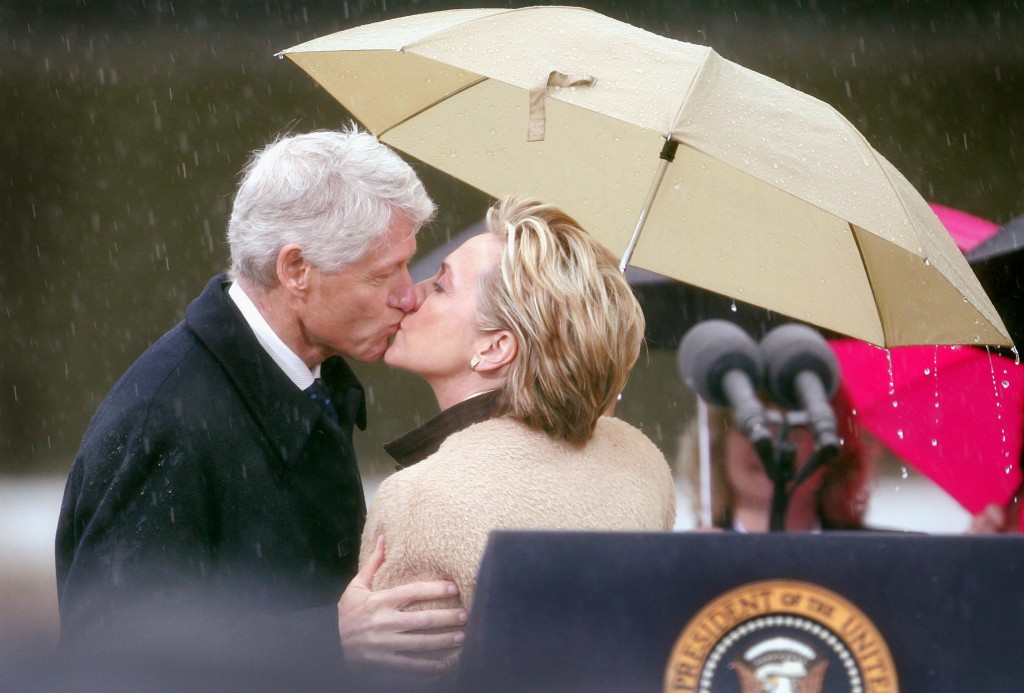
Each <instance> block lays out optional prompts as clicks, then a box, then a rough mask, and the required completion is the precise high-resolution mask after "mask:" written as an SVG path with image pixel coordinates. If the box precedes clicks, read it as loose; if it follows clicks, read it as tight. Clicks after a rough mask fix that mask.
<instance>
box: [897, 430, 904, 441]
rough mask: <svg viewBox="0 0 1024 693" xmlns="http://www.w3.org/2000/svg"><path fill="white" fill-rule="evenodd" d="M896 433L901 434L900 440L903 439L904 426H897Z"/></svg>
mask: <svg viewBox="0 0 1024 693" xmlns="http://www.w3.org/2000/svg"><path fill="white" fill-rule="evenodd" d="M896 435H897V436H899V439H900V440H903V429H902V428H897V429H896Z"/></svg>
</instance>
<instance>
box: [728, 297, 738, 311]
mask: <svg viewBox="0 0 1024 693" xmlns="http://www.w3.org/2000/svg"><path fill="white" fill-rule="evenodd" d="M729 307H730V309H731V310H732V312H733V313H735V312H736V300H735V299H733V302H732V305H731V306H729Z"/></svg>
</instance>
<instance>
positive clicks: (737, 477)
mask: <svg viewBox="0 0 1024 693" xmlns="http://www.w3.org/2000/svg"><path fill="white" fill-rule="evenodd" d="M773 437H774V434H773ZM789 439H790V440H791V441H792V442H793V444H794V445H795V446H796V459H795V460H794V468H795V471H799V470H800V469H802V468H803V466H804V464H805V463H806V462H807V461H808V460H809V459H810V457H811V454H812V453H813V452H814V437H813V435H812V434H811V432H810V430H808V429H807V428H804V427H795V428H793V429H791V430H790V436H789ZM724 452H725V473H726V477H727V478H728V480H729V485H730V486H731V487H732V489H733V492H734V493H735V496H736V502H737V504H739V505H746V506H748V507H768V506H770V505H771V499H772V491H773V489H774V485H773V483H772V481H771V479H769V478H768V473H767V472H766V471H765V468H764V463H763V462H762V461H761V458H760V457H759V456H758V454H757V452H755V451H754V447H753V446H752V445H751V444H750V441H749V440H748V439H747V437H746V436H744V435H743V434H742V433H740V431H739V429H737V428H736V427H735V426H730V427H729V429H728V430H727V431H726V433H725V450H724ZM823 477H824V469H819V470H817V471H816V472H815V473H814V474H812V475H811V478H809V479H807V480H806V481H804V482H803V483H802V484H800V486H798V487H797V489H796V492H795V494H794V496H793V498H792V499H790V502H791V503H796V502H811V503H813V502H814V495H815V493H817V490H818V487H819V486H820V485H821V481H822V479H823Z"/></svg>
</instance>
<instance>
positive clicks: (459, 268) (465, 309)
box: [384, 233, 501, 391]
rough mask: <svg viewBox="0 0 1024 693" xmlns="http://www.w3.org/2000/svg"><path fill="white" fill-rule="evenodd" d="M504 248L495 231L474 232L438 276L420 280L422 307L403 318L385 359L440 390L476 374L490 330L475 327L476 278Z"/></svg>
mask: <svg viewBox="0 0 1024 693" xmlns="http://www.w3.org/2000/svg"><path fill="white" fill-rule="evenodd" d="M500 254H501V245H500V242H499V241H498V239H497V237H495V236H494V235H493V234H490V233H483V234H480V235H479V236H473V237H472V238H470V239H469V240H468V241H466V242H465V243H463V244H462V245H461V246H459V247H458V248H457V249H456V250H455V251H454V252H452V254H451V255H449V256H448V257H447V258H445V261H444V262H443V263H442V264H441V269H440V270H438V273H437V274H436V275H435V276H434V277H432V278H431V279H428V280H426V281H423V282H420V283H419V284H417V285H416V296H417V308H416V310H415V311H413V312H411V313H408V314H407V315H406V316H405V318H404V319H403V320H402V323H401V325H400V326H399V328H398V332H397V333H396V334H395V338H394V341H393V342H392V343H391V346H390V347H389V348H388V350H387V352H386V353H385V354H384V362H385V363H387V364H388V365H389V366H392V367H394V368H401V369H402V370H407V371H411V372H412V373H416V374H417V375H420V376H422V377H423V378H424V379H425V380H426V381H427V382H428V383H429V384H430V385H431V386H432V387H434V389H435V391H436V390H437V388H438V386H439V385H441V384H444V383H446V382H449V381H451V380H452V379H456V378H466V377H469V376H471V374H472V371H471V370H470V367H469V362H470V359H472V358H473V356H475V355H476V354H477V352H478V350H479V348H480V345H481V344H482V341H483V340H482V338H483V337H484V336H485V335H484V334H483V333H482V332H480V330H478V329H477V327H476V324H477V322H476V318H477V311H476V305H477V302H476V300H477V286H478V281H477V280H478V279H479V277H480V275H481V274H482V273H484V272H486V271H487V270H489V269H490V268H492V267H494V266H495V264H497V262H498V258H499V257H500Z"/></svg>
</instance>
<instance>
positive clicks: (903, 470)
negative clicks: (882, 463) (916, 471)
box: [900, 464, 910, 479]
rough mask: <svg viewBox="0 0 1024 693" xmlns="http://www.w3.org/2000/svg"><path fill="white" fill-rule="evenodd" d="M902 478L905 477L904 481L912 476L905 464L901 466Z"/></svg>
mask: <svg viewBox="0 0 1024 693" xmlns="http://www.w3.org/2000/svg"><path fill="white" fill-rule="evenodd" d="M900 476H901V477H903V478H904V479H906V478H907V477H908V476H910V474H909V473H908V472H907V465H905V464H904V465H901V466H900Z"/></svg>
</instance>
